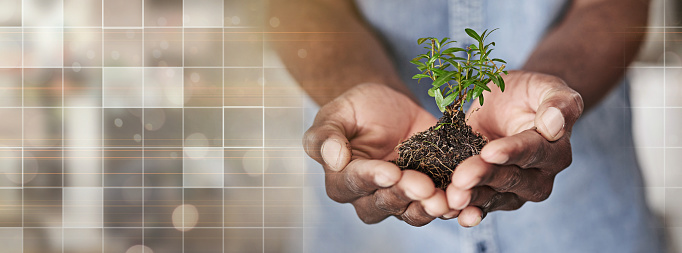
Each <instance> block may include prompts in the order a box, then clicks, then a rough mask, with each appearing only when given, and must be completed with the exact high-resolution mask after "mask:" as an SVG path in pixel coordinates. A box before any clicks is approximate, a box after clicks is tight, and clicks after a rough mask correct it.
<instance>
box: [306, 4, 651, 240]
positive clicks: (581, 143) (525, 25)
mask: <svg viewBox="0 0 682 253" xmlns="http://www.w3.org/2000/svg"><path fill="white" fill-rule="evenodd" d="M356 3H357V5H358V7H359V10H360V13H361V15H362V16H363V17H364V18H365V19H366V20H367V21H368V23H369V24H370V25H371V26H372V28H373V29H375V31H376V32H377V34H378V35H379V36H380V37H381V39H382V40H384V42H386V43H387V44H386V45H387V47H388V50H389V52H390V53H391V55H392V56H393V60H394V62H395V64H396V67H397V68H398V70H399V73H400V75H401V77H402V78H403V80H404V81H405V83H407V84H408V86H409V87H410V88H411V89H412V91H413V92H414V93H415V94H416V95H417V96H418V97H419V99H420V100H421V102H422V104H423V106H424V107H425V108H427V109H428V110H429V111H430V112H432V113H434V115H439V114H440V112H439V111H438V109H437V107H436V105H435V103H434V102H433V101H432V100H433V99H432V98H431V97H428V95H427V94H426V88H428V87H426V86H424V85H417V83H416V82H415V81H413V80H411V76H412V75H414V74H416V73H417V69H416V68H415V67H414V66H413V65H412V64H410V63H409V60H410V59H412V58H413V57H414V56H415V55H417V54H419V53H423V52H424V49H423V48H422V46H418V45H417V44H416V40H417V38H420V37H428V36H432V37H446V36H447V37H451V38H453V39H455V40H457V41H459V42H460V43H462V44H460V45H459V46H463V45H466V44H470V43H472V41H471V40H470V39H468V38H467V37H466V34H465V33H464V28H466V27H470V28H473V29H475V30H478V31H481V30H483V29H492V28H500V29H499V30H498V31H496V32H495V33H493V35H491V37H490V40H491V41H496V42H497V45H498V46H497V47H496V48H495V51H494V55H495V57H496V58H502V59H505V60H506V61H507V62H508V63H509V64H508V66H509V67H508V69H515V68H519V67H520V66H521V65H522V64H523V63H524V62H525V61H526V59H527V57H528V56H529V54H530V53H531V52H532V50H533V48H534V47H535V45H536V44H537V43H538V42H539V40H540V39H541V38H542V37H543V35H544V34H545V32H546V31H547V29H548V28H550V27H551V26H552V25H553V24H554V23H555V22H556V21H557V20H558V19H560V18H561V15H562V14H563V11H564V10H565V9H566V7H567V5H568V2H567V1H564V0H523V1H522V0H517V1H510V0H487V1H480V0H479V1H465V0H429V1H418V0H357V1H356ZM572 144H573V157H574V160H573V164H572V165H571V166H570V167H569V168H567V169H566V170H564V171H563V172H561V173H560V174H559V175H558V176H557V177H556V180H555V185H554V190H553V193H552V195H551V196H550V198H549V199H547V200H546V201H544V202H541V203H526V204H525V205H524V206H523V207H522V208H521V209H519V210H516V211H508V212H493V213H490V214H489V215H488V216H487V217H486V219H485V220H484V221H483V222H482V223H481V225H480V226H478V227H475V228H462V227H460V226H459V225H458V224H457V221H456V220H450V221H442V220H435V221H434V222H432V223H431V224H429V225H427V226H425V227H422V228H414V227H411V226H409V225H407V224H404V223H403V222H402V221H399V220H397V219H395V218H389V219H387V220H385V221H383V222H381V223H379V224H376V225H366V224H363V223H362V222H361V221H360V220H359V219H358V218H357V216H356V214H355V211H354V209H353V207H352V206H351V205H350V204H345V205H341V204H338V203H334V202H333V201H331V200H329V199H328V198H327V196H326V194H325V192H324V188H323V184H324V178H323V175H321V174H320V173H317V174H310V175H312V176H310V178H309V179H307V180H308V181H309V182H315V183H312V184H313V185H317V190H315V191H314V192H315V194H314V196H312V197H310V198H309V199H308V200H307V201H309V202H308V204H307V205H306V208H305V210H304V212H306V213H305V225H306V226H305V229H304V240H303V242H304V245H303V247H304V249H305V251H306V252H466V253H473V252H663V251H664V243H663V241H662V239H661V238H662V236H661V231H662V229H661V228H660V226H659V224H657V222H656V219H655V217H653V215H652V214H651V212H650V210H649V209H648V207H647V206H646V200H645V196H644V189H643V182H642V178H641V174H640V173H641V172H640V170H639V167H638V163H637V160H636V157H635V153H634V152H635V150H634V144H633V141H632V129H631V116H630V109H629V98H628V88H627V82H625V81H624V82H622V84H621V85H619V86H618V87H617V88H616V89H614V90H613V91H612V92H611V93H610V95H608V96H607V98H606V99H605V100H604V101H602V102H601V103H600V104H599V105H598V106H597V107H595V108H593V109H592V110H590V111H589V112H586V113H585V114H584V115H583V117H582V118H581V119H580V120H579V122H578V123H577V124H576V125H575V127H574V130H573V136H572ZM308 167H309V169H308V170H309V171H317V172H319V171H321V168H320V166H319V165H317V164H315V163H314V162H311V160H309V163H308Z"/></svg>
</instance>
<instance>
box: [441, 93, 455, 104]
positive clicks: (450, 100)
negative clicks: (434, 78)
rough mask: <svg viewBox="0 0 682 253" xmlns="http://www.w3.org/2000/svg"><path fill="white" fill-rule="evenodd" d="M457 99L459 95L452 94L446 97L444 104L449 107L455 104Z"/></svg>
mask: <svg viewBox="0 0 682 253" xmlns="http://www.w3.org/2000/svg"><path fill="white" fill-rule="evenodd" d="M455 98H457V94H455V93H452V94H450V95H448V96H447V97H445V99H443V104H444V105H445V106H448V105H450V104H452V103H453V102H455Z"/></svg>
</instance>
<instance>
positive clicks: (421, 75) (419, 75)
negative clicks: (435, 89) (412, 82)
mask: <svg viewBox="0 0 682 253" xmlns="http://www.w3.org/2000/svg"><path fill="white" fill-rule="evenodd" d="M429 77H430V76H429V75H427V74H416V75H414V76H412V79H422V78H429Z"/></svg>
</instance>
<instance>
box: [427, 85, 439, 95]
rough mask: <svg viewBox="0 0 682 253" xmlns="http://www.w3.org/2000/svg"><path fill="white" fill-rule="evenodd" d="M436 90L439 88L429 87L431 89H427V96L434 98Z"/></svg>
mask: <svg viewBox="0 0 682 253" xmlns="http://www.w3.org/2000/svg"><path fill="white" fill-rule="evenodd" d="M437 89H439V88H438V87H436V86H434V87H431V88H430V89H429V91H428V93H429V96H431V97H436V90H437Z"/></svg>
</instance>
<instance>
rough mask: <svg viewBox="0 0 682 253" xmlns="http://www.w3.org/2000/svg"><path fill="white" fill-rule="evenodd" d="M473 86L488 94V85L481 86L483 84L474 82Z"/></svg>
mask: <svg viewBox="0 0 682 253" xmlns="http://www.w3.org/2000/svg"><path fill="white" fill-rule="evenodd" d="M474 86H476V87H479V88H481V89H484V90H486V91H488V92H490V88H488V85H486V84H483V83H480V82H475V83H474Z"/></svg>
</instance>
